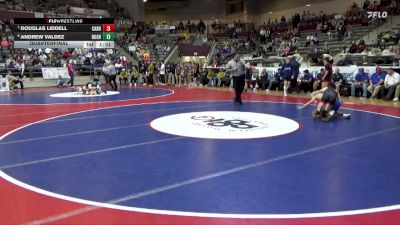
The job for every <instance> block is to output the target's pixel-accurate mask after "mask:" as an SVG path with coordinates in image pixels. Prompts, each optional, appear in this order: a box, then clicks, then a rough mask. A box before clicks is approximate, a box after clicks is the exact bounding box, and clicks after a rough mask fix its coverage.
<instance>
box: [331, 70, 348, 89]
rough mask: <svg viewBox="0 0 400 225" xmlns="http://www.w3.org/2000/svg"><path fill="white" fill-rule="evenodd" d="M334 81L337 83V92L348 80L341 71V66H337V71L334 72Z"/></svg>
mask: <svg viewBox="0 0 400 225" xmlns="http://www.w3.org/2000/svg"><path fill="white" fill-rule="evenodd" d="M332 81H333V83H334V84H335V87H336V91H337V93H340V91H341V89H342V87H343V86H344V85H345V83H346V80H345V79H344V77H343V74H341V73H340V70H339V68H336V69H335V73H333V74H332Z"/></svg>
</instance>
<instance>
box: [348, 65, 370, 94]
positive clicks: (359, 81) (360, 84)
mask: <svg viewBox="0 0 400 225" xmlns="http://www.w3.org/2000/svg"><path fill="white" fill-rule="evenodd" d="M368 80H369V77H368V73H365V72H364V68H360V69H358V73H357V74H356V76H355V78H354V81H353V82H352V83H351V96H352V97H355V96H356V89H359V88H362V90H363V97H365V98H366V97H367V94H368V90H367V88H368Z"/></svg>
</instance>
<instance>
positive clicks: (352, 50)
mask: <svg viewBox="0 0 400 225" xmlns="http://www.w3.org/2000/svg"><path fill="white" fill-rule="evenodd" d="M357 50H358V46H357V44H356V42H355V41H352V42H351V45H350V48H349V51H348V53H352V54H354V53H357Z"/></svg>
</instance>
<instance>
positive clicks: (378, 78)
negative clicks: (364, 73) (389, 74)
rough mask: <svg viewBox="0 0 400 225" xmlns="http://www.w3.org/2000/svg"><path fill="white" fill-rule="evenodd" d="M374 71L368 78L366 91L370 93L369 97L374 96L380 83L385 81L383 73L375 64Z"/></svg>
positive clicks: (379, 87) (372, 97)
mask: <svg viewBox="0 0 400 225" xmlns="http://www.w3.org/2000/svg"><path fill="white" fill-rule="evenodd" d="M375 71H376V72H375V73H373V74H372V75H371V77H370V80H369V86H368V91H369V93H370V94H371V99H374V98H376V96H377V95H378V93H379V90H380V89H381V85H382V84H383V82H384V81H385V74H384V73H383V71H382V68H381V67H379V66H377V67H376V70H375Z"/></svg>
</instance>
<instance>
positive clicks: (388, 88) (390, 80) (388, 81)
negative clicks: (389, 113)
mask: <svg viewBox="0 0 400 225" xmlns="http://www.w3.org/2000/svg"><path fill="white" fill-rule="evenodd" d="M399 84H400V75H399V74H398V73H396V72H395V71H394V69H393V68H390V69H389V70H388V74H387V75H386V76H385V81H384V83H383V85H382V86H381V88H380V91H381V95H382V97H384V99H385V100H387V101H388V100H390V99H392V98H393V95H396V93H395V91H396V89H398V88H397V87H398V85H399ZM385 93H386V94H385ZM396 98H397V99H396ZM393 100H395V101H396V100H397V101H398V100H399V99H398V93H397V96H395V97H394V99H393Z"/></svg>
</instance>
